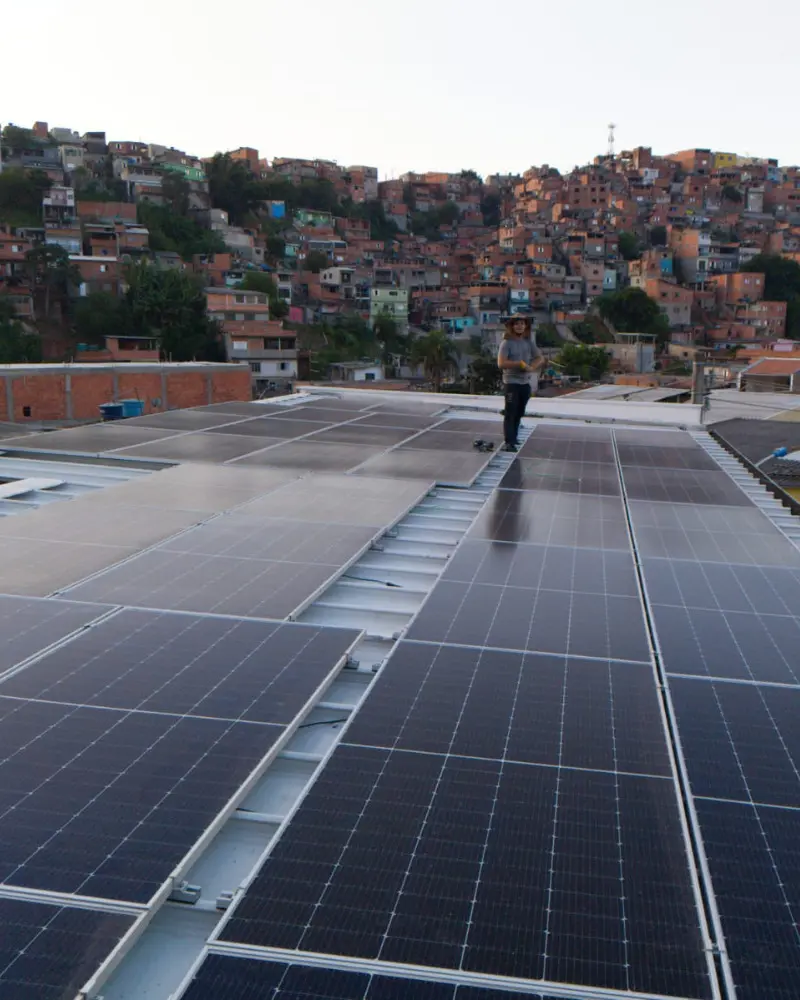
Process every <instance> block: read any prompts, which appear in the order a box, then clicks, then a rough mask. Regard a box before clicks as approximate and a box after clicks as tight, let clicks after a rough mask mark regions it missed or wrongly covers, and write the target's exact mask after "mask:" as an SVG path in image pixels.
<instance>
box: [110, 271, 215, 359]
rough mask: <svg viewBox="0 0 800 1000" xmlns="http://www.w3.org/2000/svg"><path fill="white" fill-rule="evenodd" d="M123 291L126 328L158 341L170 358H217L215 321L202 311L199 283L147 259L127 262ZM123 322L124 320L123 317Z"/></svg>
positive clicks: (203, 299) (162, 351) (166, 357)
mask: <svg viewBox="0 0 800 1000" xmlns="http://www.w3.org/2000/svg"><path fill="white" fill-rule="evenodd" d="M126 279H127V281H128V291H127V293H126V295H125V300H124V301H125V303H126V305H125V306H123V307H122V308H123V309H125V308H127V309H128V310H129V313H130V321H129V323H130V325H129V326H126V328H128V329H130V330H131V332H132V333H134V334H135V335H136V336H140V337H143V338H153V339H157V340H158V341H159V342H160V347H161V356H162V358H164V359H166V360H170V361H221V360H224V351H223V348H222V344H221V342H220V329H219V326H218V324H217V323H215V322H214V321H213V320H211V319H209V317H208V315H207V314H206V297H205V294H204V293H203V289H202V286H201V285H200V283H199V281H197V280H196V279H195V278H194V277H193V276H192V275H190V274H187V273H186V272H184V271H175V270H166V271H162V270H160V269H159V268H157V267H154V266H153V265H152V264H149V263H148V262H147V261H142V262H140V263H138V264H134V265H131V266H130V267H129V268H128V271H127V274H126ZM125 322H126V324H127V323H128V320H127V319H126V321H125Z"/></svg>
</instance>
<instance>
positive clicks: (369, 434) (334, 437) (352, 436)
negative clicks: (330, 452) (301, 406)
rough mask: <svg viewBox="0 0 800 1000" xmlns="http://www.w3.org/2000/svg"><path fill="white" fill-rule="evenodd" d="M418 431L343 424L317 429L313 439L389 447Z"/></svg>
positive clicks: (315, 440) (316, 440)
mask: <svg viewBox="0 0 800 1000" xmlns="http://www.w3.org/2000/svg"><path fill="white" fill-rule="evenodd" d="M415 433H416V431H413V430H411V429H410V428H407V427H406V428H403V427H373V426H372V425H369V426H368V425H359V424H341V425H340V426H338V427H329V428H327V429H326V430H322V431H317V432H316V433H315V434H314V436H313V437H312V438H310V440H311V441H314V442H324V443H327V442H332V443H334V444H358V445H380V446H381V447H382V448H389V447H391V446H392V445H395V444H399V443H400V442H401V441H405V440H406V439H407V438H408V437H410V435H412V434H415Z"/></svg>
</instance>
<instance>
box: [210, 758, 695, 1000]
mask: <svg viewBox="0 0 800 1000" xmlns="http://www.w3.org/2000/svg"><path fill="white" fill-rule="evenodd" d="M221 938H222V939H223V940H225V941H235V942H240V943H243V944H251V945H264V946H272V947H280V948H290V949H295V948H296V949H300V950H302V951H311V952H320V953H325V954H335V955H351V956H357V957H362V958H373V959H375V958H377V959H381V960H385V961H391V962H401V963H412V964H416V965H428V966H436V967H439V968H444V969H453V970H461V971H469V972H483V973H494V974H498V975H504V976H519V977H523V978H530V979H545V980H549V981H557V982H561V983H563V982H569V983H574V984H587V985H588V984H591V985H593V986H603V987H609V988H615V989H620V990H626V989H628V990H640V991H644V992H650V991H652V992H654V993H658V994H663V995H666V996H680V997H703V998H705V997H709V996H710V995H711V994H710V983H709V979H708V973H707V967H706V962H705V957H704V952H703V946H702V938H701V935H700V931H699V926H698V923H697V914H696V909H695V904H694V899H693V895H692V891H691V887H690V884H689V879H688V872H687V868H686V858H685V851H684V845H683V841H682V836H681V830H680V822H679V817H678V808H677V802H676V799H675V790H674V786H673V783H672V781H671V780H669V779H663V778H652V777H640V776H633V775H623V774H614V773H608V772H601V771H588V770H571V769H569V768H563V767H562V768H558V767H536V766H531V765H528V764H512V763H508V762H501V761H486V760H476V759H474V758H465V757H457V756H447V755H437V754H428V753H419V752H411V753H409V752H406V751H399V750H395V751H390V750H381V749H374V748H367V747H354V746H340V747H339V748H338V749H337V750H336V751H335V752H334V754H333V756H332V758H331V759H330V761H329V762H328V764H327V765H326V766H325V768H324V769H323V771H322V772H321V774H320V776H319V778H318V779H317V781H316V783H315V784H314V785H313V786H312V788H311V790H310V791H309V793H308V795H307V796H306V798H305V799H304V801H303V804H302V805H301V807H300V809H299V811H298V812H297V814H296V815H295V817H294V818H293V820H292V822H291V824H290V826H289V828H288V829H287V831H286V832H285V834H284V836H283V837H282V839H281V840H280V841H279V842H278V844H277V845H276V847H275V849H274V850H273V852H272V854H271V855H270V857H269V859H268V860H267V862H266V863H265V865H264V867H263V868H262V870H261V872H260V874H259V875H258V876H257V877H256V879H255V880H254V882H253V883H252V884H251V886H250V887H249V889H248V890H247V892H246V894H245V896H244V897H243V899H242V900H241V902H240V903H239V904H238V905H237V907H236V909H235V910H234V911H232V914H231V917H230V919H229V920H228V922H227V923H226V925H225V926H224V927H223V929H222V932H221Z"/></svg>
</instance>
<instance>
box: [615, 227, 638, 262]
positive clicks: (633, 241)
mask: <svg viewBox="0 0 800 1000" xmlns="http://www.w3.org/2000/svg"><path fill="white" fill-rule="evenodd" d="M619 252H620V253H621V254H622V259H623V260H638V259H639V258H640V257H641V256H642V251H641V250H640V249H639V239H638V237H637V236H636V234H635V233H627V232H622V233H620V234H619Z"/></svg>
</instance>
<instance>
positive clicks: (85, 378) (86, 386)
mask: <svg viewBox="0 0 800 1000" xmlns="http://www.w3.org/2000/svg"><path fill="white" fill-rule="evenodd" d="M46 377H47V376H43V378H46ZM70 381H71V385H72V419H73V420H97V419H98V418H99V417H100V411H99V410H98V409H97V407H98V406H99V405H100V403H110V402H111V401H112V400H113V399H114V376H113V374H112V373H111V372H110V371H108V370H107V369H103V370H98V371H96V372H91V374H86V375H83V374H75V375H71V376H70Z"/></svg>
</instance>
